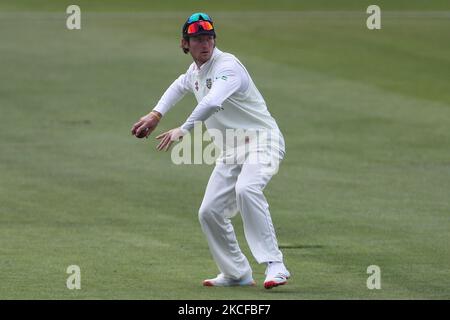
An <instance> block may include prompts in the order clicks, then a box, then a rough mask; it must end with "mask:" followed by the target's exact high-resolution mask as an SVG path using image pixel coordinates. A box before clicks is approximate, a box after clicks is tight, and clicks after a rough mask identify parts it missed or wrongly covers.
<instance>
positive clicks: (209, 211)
mask: <svg viewBox="0 0 450 320" xmlns="http://www.w3.org/2000/svg"><path fill="white" fill-rule="evenodd" d="M216 215H217V214H216V211H215V210H214V209H213V207H212V205H211V204H206V203H203V204H202V205H201V206H200V209H199V210H198V220H199V221H200V223H201V224H204V223H210V222H211V221H213V220H215V219H216V218H217V217H216Z"/></svg>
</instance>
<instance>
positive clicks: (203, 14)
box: [188, 12, 212, 23]
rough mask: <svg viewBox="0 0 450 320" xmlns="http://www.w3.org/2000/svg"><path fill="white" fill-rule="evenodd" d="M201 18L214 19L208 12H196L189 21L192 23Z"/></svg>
mask: <svg viewBox="0 0 450 320" xmlns="http://www.w3.org/2000/svg"><path fill="white" fill-rule="evenodd" d="M200 18H201V19H202V20H208V21H212V20H211V18H210V17H209V16H208V15H207V14H206V13H201V12H199V13H194V14H193V15H192V16H190V17H189V20H188V23H192V22H195V21H198V20H200Z"/></svg>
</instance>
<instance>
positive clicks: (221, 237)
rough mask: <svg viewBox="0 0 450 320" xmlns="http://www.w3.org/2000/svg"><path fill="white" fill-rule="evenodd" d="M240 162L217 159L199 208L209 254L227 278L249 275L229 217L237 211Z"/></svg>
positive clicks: (250, 273)
mask: <svg viewBox="0 0 450 320" xmlns="http://www.w3.org/2000/svg"><path fill="white" fill-rule="evenodd" d="M240 170H241V166H239V165H235V164H224V163H218V164H217V165H216V167H215V168H214V170H213V172H212V174H211V177H210V179H209V182H208V185H207V187H206V191H205V196H204V198H203V202H202V205H201V206H200V210H199V220H200V224H201V226H202V230H203V232H204V234H205V236H206V239H207V240H208V245H209V249H210V251H211V254H212V256H213V258H214V260H215V262H216V264H217V266H218V268H219V270H220V272H221V273H222V274H223V275H224V276H225V277H227V278H230V279H234V280H238V279H243V278H246V279H251V278H252V271H251V268H250V265H249V263H248V260H247V258H246V257H245V256H244V254H243V253H242V251H241V249H240V248H239V245H238V242H237V239H236V235H235V233H234V229H233V226H232V224H231V221H230V218H231V217H233V216H234V215H236V213H237V204H236V193H235V185H236V180H237V177H238V175H239V172H240Z"/></svg>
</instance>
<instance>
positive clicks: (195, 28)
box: [187, 20, 214, 34]
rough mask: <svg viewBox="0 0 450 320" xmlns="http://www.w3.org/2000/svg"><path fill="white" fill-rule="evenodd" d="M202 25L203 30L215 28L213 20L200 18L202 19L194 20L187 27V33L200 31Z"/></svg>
mask: <svg viewBox="0 0 450 320" xmlns="http://www.w3.org/2000/svg"><path fill="white" fill-rule="evenodd" d="M200 27H201V28H202V30H205V31H210V30H213V29H214V27H213V25H212V24H211V22H209V21H203V20H200V21H197V22H194V23H193V24H191V25H189V27H188V28H187V34H193V33H197V32H199V31H200Z"/></svg>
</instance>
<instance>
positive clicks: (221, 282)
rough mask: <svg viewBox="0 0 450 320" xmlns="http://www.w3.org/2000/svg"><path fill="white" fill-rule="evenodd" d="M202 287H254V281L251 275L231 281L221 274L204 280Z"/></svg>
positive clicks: (231, 279)
mask: <svg viewBox="0 0 450 320" xmlns="http://www.w3.org/2000/svg"><path fill="white" fill-rule="evenodd" d="M203 285H204V286H205V287H233V286H254V285H255V280H253V278H252V275H251V274H250V275H249V276H246V277H242V278H241V279H233V278H230V277H227V276H225V275H224V274H223V273H221V274H219V275H218V276H217V277H215V278H214V279H206V280H204V281H203Z"/></svg>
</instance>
